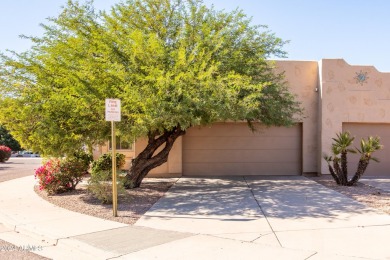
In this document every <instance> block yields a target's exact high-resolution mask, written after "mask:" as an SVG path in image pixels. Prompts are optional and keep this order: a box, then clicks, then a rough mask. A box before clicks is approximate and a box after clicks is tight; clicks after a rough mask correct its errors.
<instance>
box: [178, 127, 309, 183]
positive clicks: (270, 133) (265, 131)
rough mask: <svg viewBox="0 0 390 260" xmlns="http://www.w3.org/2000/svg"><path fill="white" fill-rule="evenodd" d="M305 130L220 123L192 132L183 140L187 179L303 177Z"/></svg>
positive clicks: (184, 168) (184, 171)
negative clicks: (303, 136) (224, 176)
mask: <svg viewBox="0 0 390 260" xmlns="http://www.w3.org/2000/svg"><path fill="white" fill-rule="evenodd" d="M301 144H302V126H301V124H298V125H297V126H294V127H291V128H284V127H270V128H266V127H264V126H263V127H261V128H260V129H259V131H257V132H255V133H253V132H251V131H250V130H249V127H248V125H247V124H246V123H220V124H215V125H213V126H211V127H203V128H191V129H189V130H188V131H187V133H186V135H185V136H184V138H183V175H185V176H222V175H299V174H301V173H302V156H301V154H302V145H301Z"/></svg>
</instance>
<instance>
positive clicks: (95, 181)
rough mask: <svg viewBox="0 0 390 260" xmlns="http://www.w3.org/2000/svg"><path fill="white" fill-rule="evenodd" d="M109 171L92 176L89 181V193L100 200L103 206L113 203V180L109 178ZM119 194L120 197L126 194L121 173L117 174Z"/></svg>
mask: <svg viewBox="0 0 390 260" xmlns="http://www.w3.org/2000/svg"><path fill="white" fill-rule="evenodd" d="M106 173H107V171H100V172H96V173H93V174H91V178H90V179H89V181H88V192H90V193H91V194H92V196H94V197H95V198H97V199H98V200H100V201H101V202H102V203H103V204H111V203H112V180H111V176H110V178H107V174H106ZM117 180H118V182H117V193H118V196H120V195H123V194H124V193H125V188H124V184H123V182H124V178H123V177H122V175H121V174H120V173H119V174H117Z"/></svg>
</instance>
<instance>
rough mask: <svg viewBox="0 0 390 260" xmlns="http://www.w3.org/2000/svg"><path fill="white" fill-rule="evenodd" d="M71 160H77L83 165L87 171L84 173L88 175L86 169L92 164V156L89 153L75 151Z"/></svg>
mask: <svg viewBox="0 0 390 260" xmlns="http://www.w3.org/2000/svg"><path fill="white" fill-rule="evenodd" d="M72 157H73V158H75V159H77V160H78V161H79V162H80V163H83V164H84V167H85V168H86V169H87V171H86V172H85V173H88V169H89V167H90V165H91V162H93V156H92V154H90V153H87V152H85V151H83V150H80V151H76V152H74V153H73V156H72Z"/></svg>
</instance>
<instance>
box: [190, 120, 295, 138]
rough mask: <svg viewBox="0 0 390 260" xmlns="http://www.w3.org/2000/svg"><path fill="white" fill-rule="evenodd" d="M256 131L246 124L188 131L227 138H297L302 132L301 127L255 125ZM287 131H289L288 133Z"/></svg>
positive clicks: (222, 125) (231, 124) (198, 128)
mask: <svg viewBox="0 0 390 260" xmlns="http://www.w3.org/2000/svg"><path fill="white" fill-rule="evenodd" d="M227 128H228V129H227ZM255 128H256V131H254V132H252V131H251V130H250V129H249V127H248V125H247V124H244V123H225V124H215V125H213V126H211V127H202V128H200V127H194V128H191V129H189V130H188V132H189V133H190V135H191V136H208V137H215V136H225V137H254V136H261V137H272V136H273V137H283V136H289V137H296V136H299V135H300V133H301V131H300V128H299V127H290V128H286V127H265V126H257V125H255ZM286 130H287V131H286Z"/></svg>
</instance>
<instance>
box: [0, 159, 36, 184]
mask: <svg viewBox="0 0 390 260" xmlns="http://www.w3.org/2000/svg"><path fill="white" fill-rule="evenodd" d="M41 162H42V158H26V157H11V158H10V159H9V160H8V161H6V162H5V163H0V182H3V181H9V180H13V179H17V178H21V177H25V176H29V175H33V174H34V171H35V169H37V168H38V167H39V166H41Z"/></svg>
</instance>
